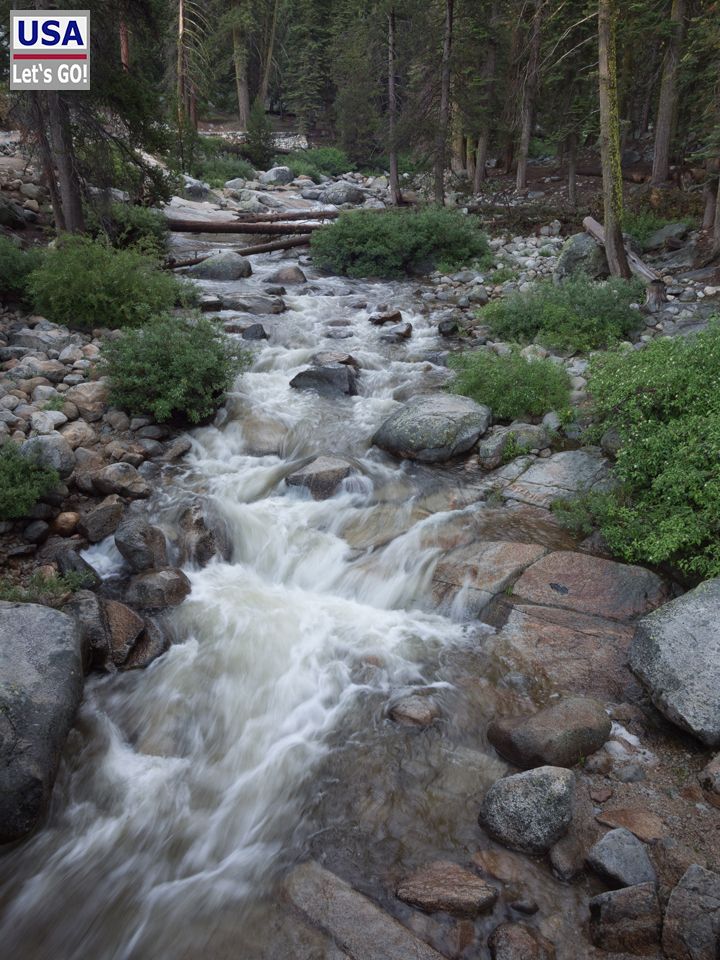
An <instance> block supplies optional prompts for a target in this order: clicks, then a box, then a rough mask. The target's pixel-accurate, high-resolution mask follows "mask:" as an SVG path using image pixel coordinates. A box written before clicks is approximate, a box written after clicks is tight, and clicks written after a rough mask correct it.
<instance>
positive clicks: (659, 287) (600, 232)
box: [583, 217, 667, 313]
mask: <svg viewBox="0 0 720 960" xmlns="http://www.w3.org/2000/svg"><path fill="white" fill-rule="evenodd" d="M583 227H585V230H586V231H587V232H588V233H589V234H590V236H591V237H594V238H595V239H596V240H598V241H599V242H600V243H601V244H602V245H603V246H605V228H604V227H603V225H602V224H601V223H598V221H597V220H595V219H594V218H593V217H585V219H584V220H583ZM625 254H626V256H627V262H628V266H629V267H630V269H631V270H632V272H633V273H634V274H635V276H636V277H641V278H642V279H643V280H645V281H646V283H647V291H646V294H647V299H646V301H645V303H644V304H643V306H642V309H643V311H644V312H645V313H658V312H659V311H660V310H662V308H663V304H665V303H667V294H666V290H665V281H664V280H663V279H662V277H661V276H660V274H659V273H658V272H657V270H653V268H652V267H649V266H648V265H647V264H646V263H645V261H644V260H641V259H640V257H639V256H638V255H637V254H636V253H635V252H634V251H632V250H630V249H629V248H628V246H627V244H625Z"/></svg>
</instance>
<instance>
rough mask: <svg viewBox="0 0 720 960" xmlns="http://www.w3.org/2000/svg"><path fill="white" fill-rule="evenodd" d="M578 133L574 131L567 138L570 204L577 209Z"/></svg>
mask: <svg viewBox="0 0 720 960" xmlns="http://www.w3.org/2000/svg"><path fill="white" fill-rule="evenodd" d="M577 141H578V138H577V133H575V131H573V132H572V133H569V134H568V138H567V158H568V203H569V204H570V206H571V207H572V208H573V210H574V209H575V207H576V206H577Z"/></svg>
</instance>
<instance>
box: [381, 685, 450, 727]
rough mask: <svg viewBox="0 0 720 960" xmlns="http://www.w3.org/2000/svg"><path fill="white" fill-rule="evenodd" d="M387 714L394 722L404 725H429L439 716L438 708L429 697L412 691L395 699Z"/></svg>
mask: <svg viewBox="0 0 720 960" xmlns="http://www.w3.org/2000/svg"><path fill="white" fill-rule="evenodd" d="M388 714H389V716H390V719H391V720H394V721H395V723H399V724H402V725H403V726H406V727H429V726H430V724H432V723H434V722H435V721H436V720H437V719H438V717H439V716H440V708H439V707H438V705H437V704H436V703H435V701H434V700H433V699H432V698H431V697H423V696H420V694H417V693H413V694H410V696H409V697H402V699H400V700H396V701H395V703H393V704H392V706H391V707H390V709H389V711H388Z"/></svg>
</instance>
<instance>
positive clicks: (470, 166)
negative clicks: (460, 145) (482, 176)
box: [465, 136, 475, 183]
mask: <svg viewBox="0 0 720 960" xmlns="http://www.w3.org/2000/svg"><path fill="white" fill-rule="evenodd" d="M465 157H466V161H467V175H468V180H469V181H470V182H471V183H474V182H475V141H474V139H473V138H472V137H470V136H467V137H465Z"/></svg>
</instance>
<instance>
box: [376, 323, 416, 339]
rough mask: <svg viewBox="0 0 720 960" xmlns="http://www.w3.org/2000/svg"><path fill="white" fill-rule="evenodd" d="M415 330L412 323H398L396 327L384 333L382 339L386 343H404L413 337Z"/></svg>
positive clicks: (389, 328)
mask: <svg viewBox="0 0 720 960" xmlns="http://www.w3.org/2000/svg"><path fill="white" fill-rule="evenodd" d="M412 332H413V328H412V324H411V323H398V324H397V325H396V326H394V327H388V329H387V330H385V331H384V332H383V334H382V335H381V337H380V339H381V340H382V341H383V342H384V343H402V341H403V340H407V339H409V338H410V337H411V336H412Z"/></svg>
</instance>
